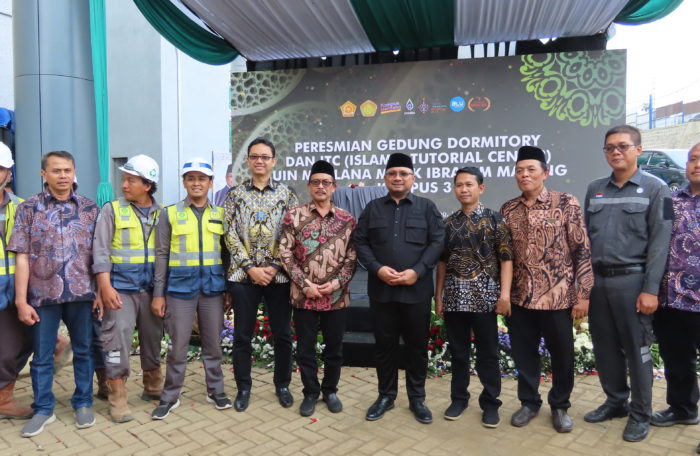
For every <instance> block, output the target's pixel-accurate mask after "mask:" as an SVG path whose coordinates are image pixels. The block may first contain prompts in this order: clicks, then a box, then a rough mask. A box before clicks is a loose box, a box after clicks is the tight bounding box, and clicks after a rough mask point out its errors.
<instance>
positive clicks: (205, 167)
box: [180, 157, 214, 177]
mask: <svg viewBox="0 0 700 456" xmlns="http://www.w3.org/2000/svg"><path fill="white" fill-rule="evenodd" d="M190 171H199V172H200V173H203V174H206V175H207V176H210V177H211V176H213V175H214V168H213V167H212V166H211V161H209V160H207V159H204V158H201V157H194V158H191V159H189V160H187V161H185V164H184V165H182V171H181V172H180V175H181V176H184V175H185V174H187V173H189V172H190Z"/></svg>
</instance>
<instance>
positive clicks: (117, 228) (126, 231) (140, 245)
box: [109, 198, 160, 264]
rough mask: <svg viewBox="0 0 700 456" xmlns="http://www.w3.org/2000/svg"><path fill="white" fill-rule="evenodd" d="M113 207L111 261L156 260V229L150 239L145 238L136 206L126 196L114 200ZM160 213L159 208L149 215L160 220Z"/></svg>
mask: <svg viewBox="0 0 700 456" xmlns="http://www.w3.org/2000/svg"><path fill="white" fill-rule="evenodd" d="M112 209H114V236H113V237H112V251H111V255H110V256H109V259H110V261H111V262H112V263H113V264H119V263H153V262H155V261H156V237H155V234H154V232H155V230H154V229H151V231H150V233H148V239H147V240H144V238H145V228H144V227H143V225H142V223H141V220H139V217H138V216H137V215H136V211H134V208H133V207H132V206H131V204H130V203H129V202H128V201H127V200H125V199H124V198H119V199H118V200H114V201H112ZM159 214H160V210H158V209H156V210H155V211H151V213H150V214H149V215H148V217H149V220H153V221H155V220H158V215H159Z"/></svg>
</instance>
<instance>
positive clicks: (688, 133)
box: [642, 122, 700, 149]
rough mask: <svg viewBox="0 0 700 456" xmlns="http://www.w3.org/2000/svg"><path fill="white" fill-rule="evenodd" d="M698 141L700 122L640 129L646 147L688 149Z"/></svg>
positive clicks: (699, 138) (699, 139)
mask: <svg viewBox="0 0 700 456" xmlns="http://www.w3.org/2000/svg"><path fill="white" fill-rule="evenodd" d="M698 142H700V122H688V123H685V124H682V125H673V126H671V127H663V128H654V129H653V130H643V131H642V144H643V145H644V147H645V148H646V149H690V148H691V147H692V146H693V145H695V144H697V143H698Z"/></svg>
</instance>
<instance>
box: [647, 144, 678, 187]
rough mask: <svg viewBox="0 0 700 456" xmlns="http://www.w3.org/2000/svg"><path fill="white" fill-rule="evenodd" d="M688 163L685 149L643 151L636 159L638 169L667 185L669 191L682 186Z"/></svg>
mask: <svg viewBox="0 0 700 456" xmlns="http://www.w3.org/2000/svg"><path fill="white" fill-rule="evenodd" d="M687 161H688V151H687V150H685V149H654V150H645V151H643V152H642V154H641V155H640V156H639V158H637V164H638V165H639V167H640V168H641V169H642V170H644V171H646V172H648V173H650V174H653V175H654V176H656V177H658V178H659V179H661V180H663V181H664V182H666V183H667V184H668V187H669V188H670V189H671V191H674V190H677V189H679V188H680V187H682V186H684V185H685V184H686V183H687V182H688V180H687V179H686V178H685V163H686V162H687Z"/></svg>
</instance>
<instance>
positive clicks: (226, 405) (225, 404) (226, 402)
mask: <svg viewBox="0 0 700 456" xmlns="http://www.w3.org/2000/svg"><path fill="white" fill-rule="evenodd" d="M207 402H209V403H210V404H211V403H213V404H214V407H216V409H217V410H226V409H230V408H231V407H233V403H232V402H231V399H229V398H228V397H226V393H219V394H210V395H208V396H207Z"/></svg>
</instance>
